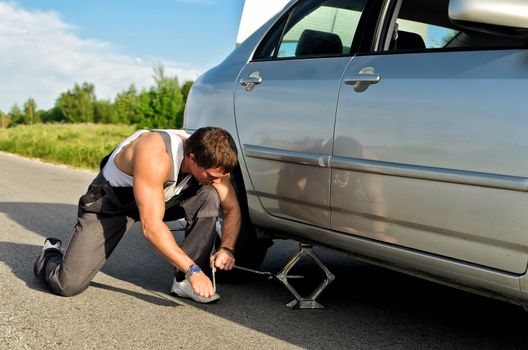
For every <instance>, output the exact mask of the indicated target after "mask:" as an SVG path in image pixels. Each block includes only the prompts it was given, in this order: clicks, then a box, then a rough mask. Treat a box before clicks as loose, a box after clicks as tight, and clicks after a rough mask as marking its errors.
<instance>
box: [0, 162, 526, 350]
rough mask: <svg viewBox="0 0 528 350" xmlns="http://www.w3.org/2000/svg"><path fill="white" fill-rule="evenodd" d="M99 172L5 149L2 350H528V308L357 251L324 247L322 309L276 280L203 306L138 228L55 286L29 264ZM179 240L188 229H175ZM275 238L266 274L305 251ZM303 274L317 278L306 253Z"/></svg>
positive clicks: (68, 221)
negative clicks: (299, 304)
mask: <svg viewBox="0 0 528 350" xmlns="http://www.w3.org/2000/svg"><path fill="white" fill-rule="evenodd" d="M93 176H94V174H93V173H89V172H86V171H79V170H72V169H68V168H65V167H57V166H52V165H47V164H42V163H40V162H37V161H32V160H27V159H23V158H19V157H16V156H11V155H7V154H2V153H0V279H1V282H0V349H2V350H3V349H191V348H192V349H248V348H252V349H270V348H273V349H295V348H309V349H446V348H450V349H526V348H527V347H528V333H527V332H526V324H527V323H528V322H527V321H528V313H525V312H524V311H523V310H522V309H521V308H519V307H517V306H514V305H510V304H507V303H503V302H499V301H495V300H492V299H488V298H484V297H480V296H477V295H473V294H469V293H466V292H462V291H459V290H455V289H451V288H448V287H444V286H441V285H437V284H434V283H431V282H427V281H423V280H420V279H416V278H413V277H409V276H406V275H403V274H400V273H397V272H393V271H389V270H385V269H381V268H378V267H374V266H370V265H367V264H364V263H361V262H358V261H355V260H354V259H352V258H351V257H348V256H345V255H342V254H339V253H334V252H331V251H328V250H324V249H316V251H317V252H318V253H319V255H320V256H321V258H322V260H323V261H324V262H325V263H326V264H327V265H328V267H329V268H330V270H332V271H333V272H334V273H335V275H336V276H337V278H336V281H335V282H334V283H333V284H332V285H331V286H330V287H329V289H328V290H327V291H325V292H324V293H323V294H322V295H321V297H320V299H319V300H320V302H321V303H322V304H324V305H325V306H326V309H325V310H293V311H292V310H290V309H288V308H286V307H285V304H286V303H287V302H289V301H290V300H291V299H292V297H291V295H290V294H289V292H288V291H287V290H286V289H285V288H284V287H283V286H281V285H280V284H279V283H278V282H276V281H268V280H266V279H265V278H260V277H255V278H250V279H248V280H245V281H238V282H237V283H228V284H226V283H224V284H220V285H219V286H218V289H219V293H220V294H221V296H222V299H221V300H220V302H219V303H217V304H214V305H199V304H196V303H193V302H191V301H188V300H184V299H178V298H175V297H172V296H171V295H169V294H168V292H169V290H170V286H171V268H170V267H169V266H168V264H167V263H166V262H165V261H164V260H163V259H162V258H161V257H160V256H158V255H157V253H155V251H154V249H153V248H152V247H151V246H150V245H149V244H148V242H146V241H145V239H144V238H143V237H142V236H141V234H140V232H139V229H138V227H137V225H136V226H134V228H133V229H132V230H131V231H130V232H129V233H128V234H127V235H126V236H125V238H124V239H123V241H122V242H121V244H120V245H119V246H118V247H117V249H116V250H115V252H114V254H113V255H112V257H111V258H110V260H109V261H108V263H107V264H106V265H105V267H104V268H103V270H102V272H100V273H99V274H98V275H97V276H96V278H95V279H94V281H93V282H92V284H91V286H90V288H88V290H86V291H85V292H84V293H83V294H81V295H79V296H76V297H73V298H62V297H57V296H54V295H52V294H50V293H48V292H47V291H46V290H45V289H43V288H42V286H40V284H39V283H38V281H36V279H35V278H34V277H33V272H32V267H33V263H34V260H35V258H36V256H37V255H38V253H39V251H40V249H41V245H42V243H43V240H44V237H47V236H56V237H58V238H61V239H63V240H64V241H66V242H67V241H68V239H69V236H70V233H71V229H72V227H73V225H74V224H75V221H76V202H77V199H78V197H79V196H80V195H81V194H82V193H83V192H84V191H85V189H86V187H87V185H88V183H89V182H90V181H91V179H92V178H93ZM175 235H176V237H177V239H178V240H180V239H181V238H182V237H181V234H180V233H175ZM296 247H297V246H296V244H295V243H293V242H288V241H278V242H276V244H275V245H274V246H273V247H272V248H271V249H270V252H269V254H268V256H267V257H266V261H265V263H264V265H263V269H264V270H268V271H278V270H279V269H280V268H281V266H282V264H284V263H285V262H286V261H287V260H288V258H289V256H290V255H291V254H293V252H294V251H295V250H296ZM295 272H296V273H299V274H303V275H305V276H307V278H306V281H305V282H303V285H302V286H301V287H303V288H306V289H308V288H309V287H310V285H311V284H316V283H317V282H318V279H319V278H320V274H319V273H318V272H317V269H316V268H314V266H313V264H312V263H311V262H310V261H309V259H306V260H303V261H302V263H301V264H300V266H299V268H298V269H297V270H296V271H295Z"/></svg>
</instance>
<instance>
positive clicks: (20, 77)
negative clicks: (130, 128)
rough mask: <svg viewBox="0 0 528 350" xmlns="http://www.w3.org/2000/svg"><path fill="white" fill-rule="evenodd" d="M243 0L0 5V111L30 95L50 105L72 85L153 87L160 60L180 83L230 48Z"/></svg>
mask: <svg viewBox="0 0 528 350" xmlns="http://www.w3.org/2000/svg"><path fill="white" fill-rule="evenodd" d="M243 5H244V1H243V0H17V1H14V0H6V1H4V0H0V18H2V20H1V21H0V47H2V54H1V55H0V76H2V80H1V81H2V83H0V110H2V111H4V112H8V111H9V109H10V108H11V107H12V106H13V104H15V103H18V105H19V106H22V105H23V103H24V102H25V101H26V100H27V99H28V98H29V97H33V98H34V99H35V100H36V102H37V105H38V107H39V108H44V109H47V108H50V107H51V106H52V105H53V103H54V101H55V98H57V97H58V96H59V94H60V93H61V92H64V91H66V90H68V89H70V88H71V87H73V84H74V83H75V82H79V83H80V82H83V81H89V82H92V83H94V84H95V87H96V94H97V96H98V97H99V98H113V97H114V96H115V94H116V93H117V92H120V91H123V90H125V89H127V88H128V86H129V85H130V84H132V83H134V84H136V85H137V86H138V87H139V88H141V87H148V86H150V85H151V84H152V80H151V75H152V67H153V66H154V65H156V64H157V63H158V62H160V63H162V64H163V65H164V66H165V68H166V71H167V72H168V73H169V74H171V75H176V76H178V77H179V79H180V81H182V82H183V81H184V80H187V79H195V78H196V77H197V76H198V75H199V74H201V73H202V72H204V71H205V70H207V69H208V68H211V67H213V66H214V65H216V64H218V63H220V62H221V61H222V59H223V58H225V57H226V56H227V55H228V54H229V52H231V51H232V50H233V49H234V47H235V43H236V37H237V32H238V26H239V22H240V16H241V13H242V8H243Z"/></svg>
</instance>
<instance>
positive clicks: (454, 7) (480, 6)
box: [449, 0, 528, 38]
mask: <svg viewBox="0 0 528 350" xmlns="http://www.w3.org/2000/svg"><path fill="white" fill-rule="evenodd" d="M449 19H450V20H451V21H453V22H454V23H456V24H457V25H458V26H460V27H462V28H466V29H469V30H474V31H478V32H485V33H489V34H495V35H502V36H508V37H517V38H528V1H526V0H450V1H449Z"/></svg>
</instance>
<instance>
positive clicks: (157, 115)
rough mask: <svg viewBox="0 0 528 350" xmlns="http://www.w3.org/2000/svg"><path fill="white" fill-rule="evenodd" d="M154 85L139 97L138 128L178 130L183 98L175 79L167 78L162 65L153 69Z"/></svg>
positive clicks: (180, 124)
mask: <svg viewBox="0 0 528 350" xmlns="http://www.w3.org/2000/svg"><path fill="white" fill-rule="evenodd" d="M153 78H154V81H155V83H156V85H155V86H154V87H151V88H150V90H149V91H148V92H145V91H143V92H142V93H141V94H140V95H139V97H140V98H139V100H140V109H141V112H142V120H141V121H140V123H139V127H144V128H180V127H181V126H182V124H183V120H182V119H183V118H182V115H183V96H182V93H181V90H180V85H179V83H178V78H177V77H167V76H166V75H165V70H164V68H163V66H162V65H158V66H157V67H155V68H154V76H153Z"/></svg>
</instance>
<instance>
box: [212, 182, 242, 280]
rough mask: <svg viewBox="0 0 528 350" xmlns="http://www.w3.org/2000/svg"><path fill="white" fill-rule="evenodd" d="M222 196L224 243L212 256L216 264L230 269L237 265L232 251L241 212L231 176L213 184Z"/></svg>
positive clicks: (238, 230)
mask: <svg viewBox="0 0 528 350" xmlns="http://www.w3.org/2000/svg"><path fill="white" fill-rule="evenodd" d="M213 186H214V187H215V189H216V191H217V192H218V195H219V197H220V205H221V208H222V212H223V214H224V221H223V224H222V243H221V244H220V247H225V248H228V249H220V250H218V252H217V253H216V254H215V255H214V256H213V257H212V259H213V260H214V261H215V266H216V267H218V268H221V269H224V270H230V269H232V268H233V266H234V265H235V257H234V256H233V254H232V253H231V252H232V251H234V249H235V244H236V241H237V238H238V234H239V232H240V222H241V212H240V206H239V204H238V200H237V196H236V192H235V189H234V188H233V186H232V185H231V180H230V177H229V176H225V177H223V178H222V180H221V181H220V183H218V184H216V183H215V184H213Z"/></svg>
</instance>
